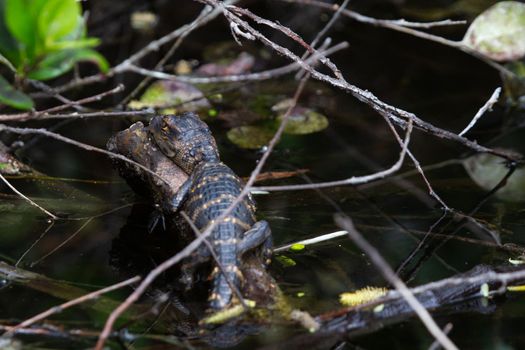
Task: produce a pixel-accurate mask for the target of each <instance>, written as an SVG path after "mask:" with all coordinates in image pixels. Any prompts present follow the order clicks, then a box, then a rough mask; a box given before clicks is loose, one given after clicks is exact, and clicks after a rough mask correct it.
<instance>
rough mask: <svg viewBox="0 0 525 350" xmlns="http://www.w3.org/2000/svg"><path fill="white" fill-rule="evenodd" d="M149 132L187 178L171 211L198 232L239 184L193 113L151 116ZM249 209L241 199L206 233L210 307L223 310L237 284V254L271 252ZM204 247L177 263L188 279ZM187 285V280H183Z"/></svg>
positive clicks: (264, 229) (203, 257) (266, 230)
mask: <svg viewBox="0 0 525 350" xmlns="http://www.w3.org/2000/svg"><path fill="white" fill-rule="evenodd" d="M149 131H150V133H151V135H152V136H153V139H154V140H155V142H156V143H157V145H158V146H159V148H160V150H161V151H162V152H163V153H164V154H165V155H166V156H167V157H168V158H170V159H171V160H172V161H173V162H174V163H175V164H177V165H178V166H179V167H181V168H182V169H183V170H184V171H185V172H186V173H187V174H189V175H190V177H189V178H188V180H187V181H186V182H185V183H184V184H183V185H182V186H181V188H180V189H179V192H178V193H177V195H176V196H175V197H174V198H173V201H172V203H171V206H172V208H171V210H172V211H173V212H175V211H177V210H179V209H181V210H183V211H184V212H186V214H187V215H188V216H189V217H190V218H191V220H192V221H193V223H194V224H195V226H196V227H197V228H198V229H199V231H201V232H202V231H204V230H205V229H206V227H207V226H208V225H210V224H211V223H213V222H215V220H216V219H217V218H218V217H219V216H221V215H222V214H223V213H224V211H225V210H226V209H227V208H228V207H229V206H230V205H231V204H232V203H233V201H234V200H235V198H236V197H237V196H238V195H239V194H240V193H241V190H242V184H241V180H240V179H239V177H238V176H237V175H235V173H234V172H233V171H232V170H231V169H230V168H229V167H228V166H226V165H225V164H224V163H222V162H221V161H220V158H219V153H218V150H217V145H216V143H215V139H214V138H213V136H212V135H211V132H210V130H209V129H208V126H207V125H206V124H205V123H204V122H202V121H201V120H200V119H199V117H198V116H197V115H195V114H193V113H184V114H182V115H180V116H174V115H166V116H156V117H154V118H153V119H152V121H151V123H150V126H149ZM255 220H256V219H255V205H254V203H253V200H252V198H251V197H250V196H247V197H245V199H244V200H243V201H241V202H240V203H239V204H238V205H237V206H236V207H235V208H234V209H233V211H231V213H230V214H229V215H228V216H226V217H225V218H224V219H223V220H222V222H220V223H218V224H217V225H216V226H215V228H214V230H213V231H212V233H211V235H210V238H208V241H209V242H211V243H212V246H213V247H214V250H215V253H216V255H217V257H218V262H219V264H220V267H221V268H222V271H221V269H220V268H219V266H215V267H214V268H213V271H212V275H211V278H212V292H211V294H210V298H209V300H210V304H209V305H210V307H211V308H212V309H215V310H218V309H223V308H225V307H226V306H228V305H229V304H230V302H231V301H232V296H233V292H232V290H231V288H230V285H229V284H228V282H229V283H231V284H232V285H233V286H236V287H238V286H239V285H240V284H241V283H242V274H241V272H240V269H239V266H240V259H241V256H242V255H243V254H244V253H245V252H247V251H249V250H252V249H254V248H260V249H261V250H262V254H263V257H264V258H265V261H267V260H268V259H269V257H270V253H271V244H272V238H271V231H270V227H269V226H268V223H267V222H266V221H264V220H261V221H257V222H256V221H255ZM210 256H211V254H210V252H209V249H208V247H206V246H205V245H204V244H203V245H201V246H200V247H199V249H198V250H197V251H196V252H195V253H194V254H193V256H192V257H191V258H188V259H187V261H186V262H185V263H184V264H183V266H184V269H185V270H187V271H189V274H188V278H191V277H192V274H193V270H194V269H195V268H196V267H197V265H199V264H201V263H203V262H206V261H209V260H210ZM188 283H189V281H188Z"/></svg>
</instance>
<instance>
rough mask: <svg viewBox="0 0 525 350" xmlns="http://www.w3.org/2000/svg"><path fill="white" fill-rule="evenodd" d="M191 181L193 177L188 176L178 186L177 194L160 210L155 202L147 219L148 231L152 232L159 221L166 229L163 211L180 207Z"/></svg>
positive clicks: (172, 211)
mask: <svg viewBox="0 0 525 350" xmlns="http://www.w3.org/2000/svg"><path fill="white" fill-rule="evenodd" d="M192 183H193V178H192V177H191V176H190V177H189V178H188V179H187V180H186V181H185V182H184V183H183V184H182V185H181V186H180V188H179V190H178V191H177V194H176V195H175V197H173V199H172V200H171V201H169V202H168V203H166V204H165V205H164V206H163V208H162V210H161V207H160V205H158V204H155V210H154V211H153V212H152V213H151V217H150V219H149V221H148V232H149V233H152V232H153V231H154V230H155V228H156V227H157V225H158V224H159V223H161V224H162V228H163V229H164V231H166V219H165V217H164V212H168V213H175V212H177V210H179V209H180V207H181V204H182V203H183V202H184V200H185V199H186V197H187V196H188V192H189V191H190V188H191V185H192Z"/></svg>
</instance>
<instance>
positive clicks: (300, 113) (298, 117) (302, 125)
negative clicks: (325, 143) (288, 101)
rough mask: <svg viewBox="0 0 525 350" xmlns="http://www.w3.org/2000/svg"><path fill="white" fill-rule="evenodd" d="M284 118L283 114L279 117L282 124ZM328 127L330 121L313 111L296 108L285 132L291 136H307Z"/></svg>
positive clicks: (289, 117)
mask: <svg viewBox="0 0 525 350" xmlns="http://www.w3.org/2000/svg"><path fill="white" fill-rule="evenodd" d="M283 117H284V114H281V115H279V116H278V117H277V121H278V122H279V123H280V122H281V121H282V119H283ZM327 127H328V119H327V118H326V117H325V116H324V115H322V114H320V113H317V112H315V111H313V110H311V109H308V108H303V107H294V108H293V110H292V112H291V113H290V115H289V116H288V123H287V124H286V127H285V128H284V132H285V133H287V134H291V135H306V134H311V133H314V132H318V131H321V130H324V129H326V128H327Z"/></svg>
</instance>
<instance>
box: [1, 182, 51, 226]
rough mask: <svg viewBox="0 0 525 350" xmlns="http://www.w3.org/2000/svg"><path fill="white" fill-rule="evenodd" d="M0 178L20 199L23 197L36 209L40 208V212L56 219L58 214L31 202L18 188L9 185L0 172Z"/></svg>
mask: <svg viewBox="0 0 525 350" xmlns="http://www.w3.org/2000/svg"><path fill="white" fill-rule="evenodd" d="M0 179H1V180H2V181H3V182H4V183H5V184H6V185H7V187H9V188H10V189H11V190H12V191H13V192H14V193H16V194H17V195H19V196H20V197H22V199H24V200H25V201H27V202H28V203H29V204H31V205H32V206H34V207H35V208H38V210H40V211H41V212H43V213H44V214H46V215H47V216H49V217H50V218H51V219H53V220H56V219H58V216H56V215H55V214H53V213H51V212H50V211H48V210H46V209H44V208H42V207H41V206H40V205H38V204H36V203H35V202H33V201H32V200H31V199H30V198H29V197H27V196H25V195H24V194H23V193H22V192H20V191H19V190H17V189H16V188H15V187H14V186H13V185H11V184H10V183H9V181H7V179H6V178H5V177H4V175H2V174H1V173H0Z"/></svg>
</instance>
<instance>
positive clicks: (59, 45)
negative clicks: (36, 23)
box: [46, 38, 100, 51]
mask: <svg viewBox="0 0 525 350" xmlns="http://www.w3.org/2000/svg"><path fill="white" fill-rule="evenodd" d="M99 43H100V40H99V39H97V38H85V39H77V40H68V41H57V42H54V43H48V46H47V47H46V49H47V50H49V51H60V50H70V49H85V48H88V47H94V46H97V45H98V44H99Z"/></svg>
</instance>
